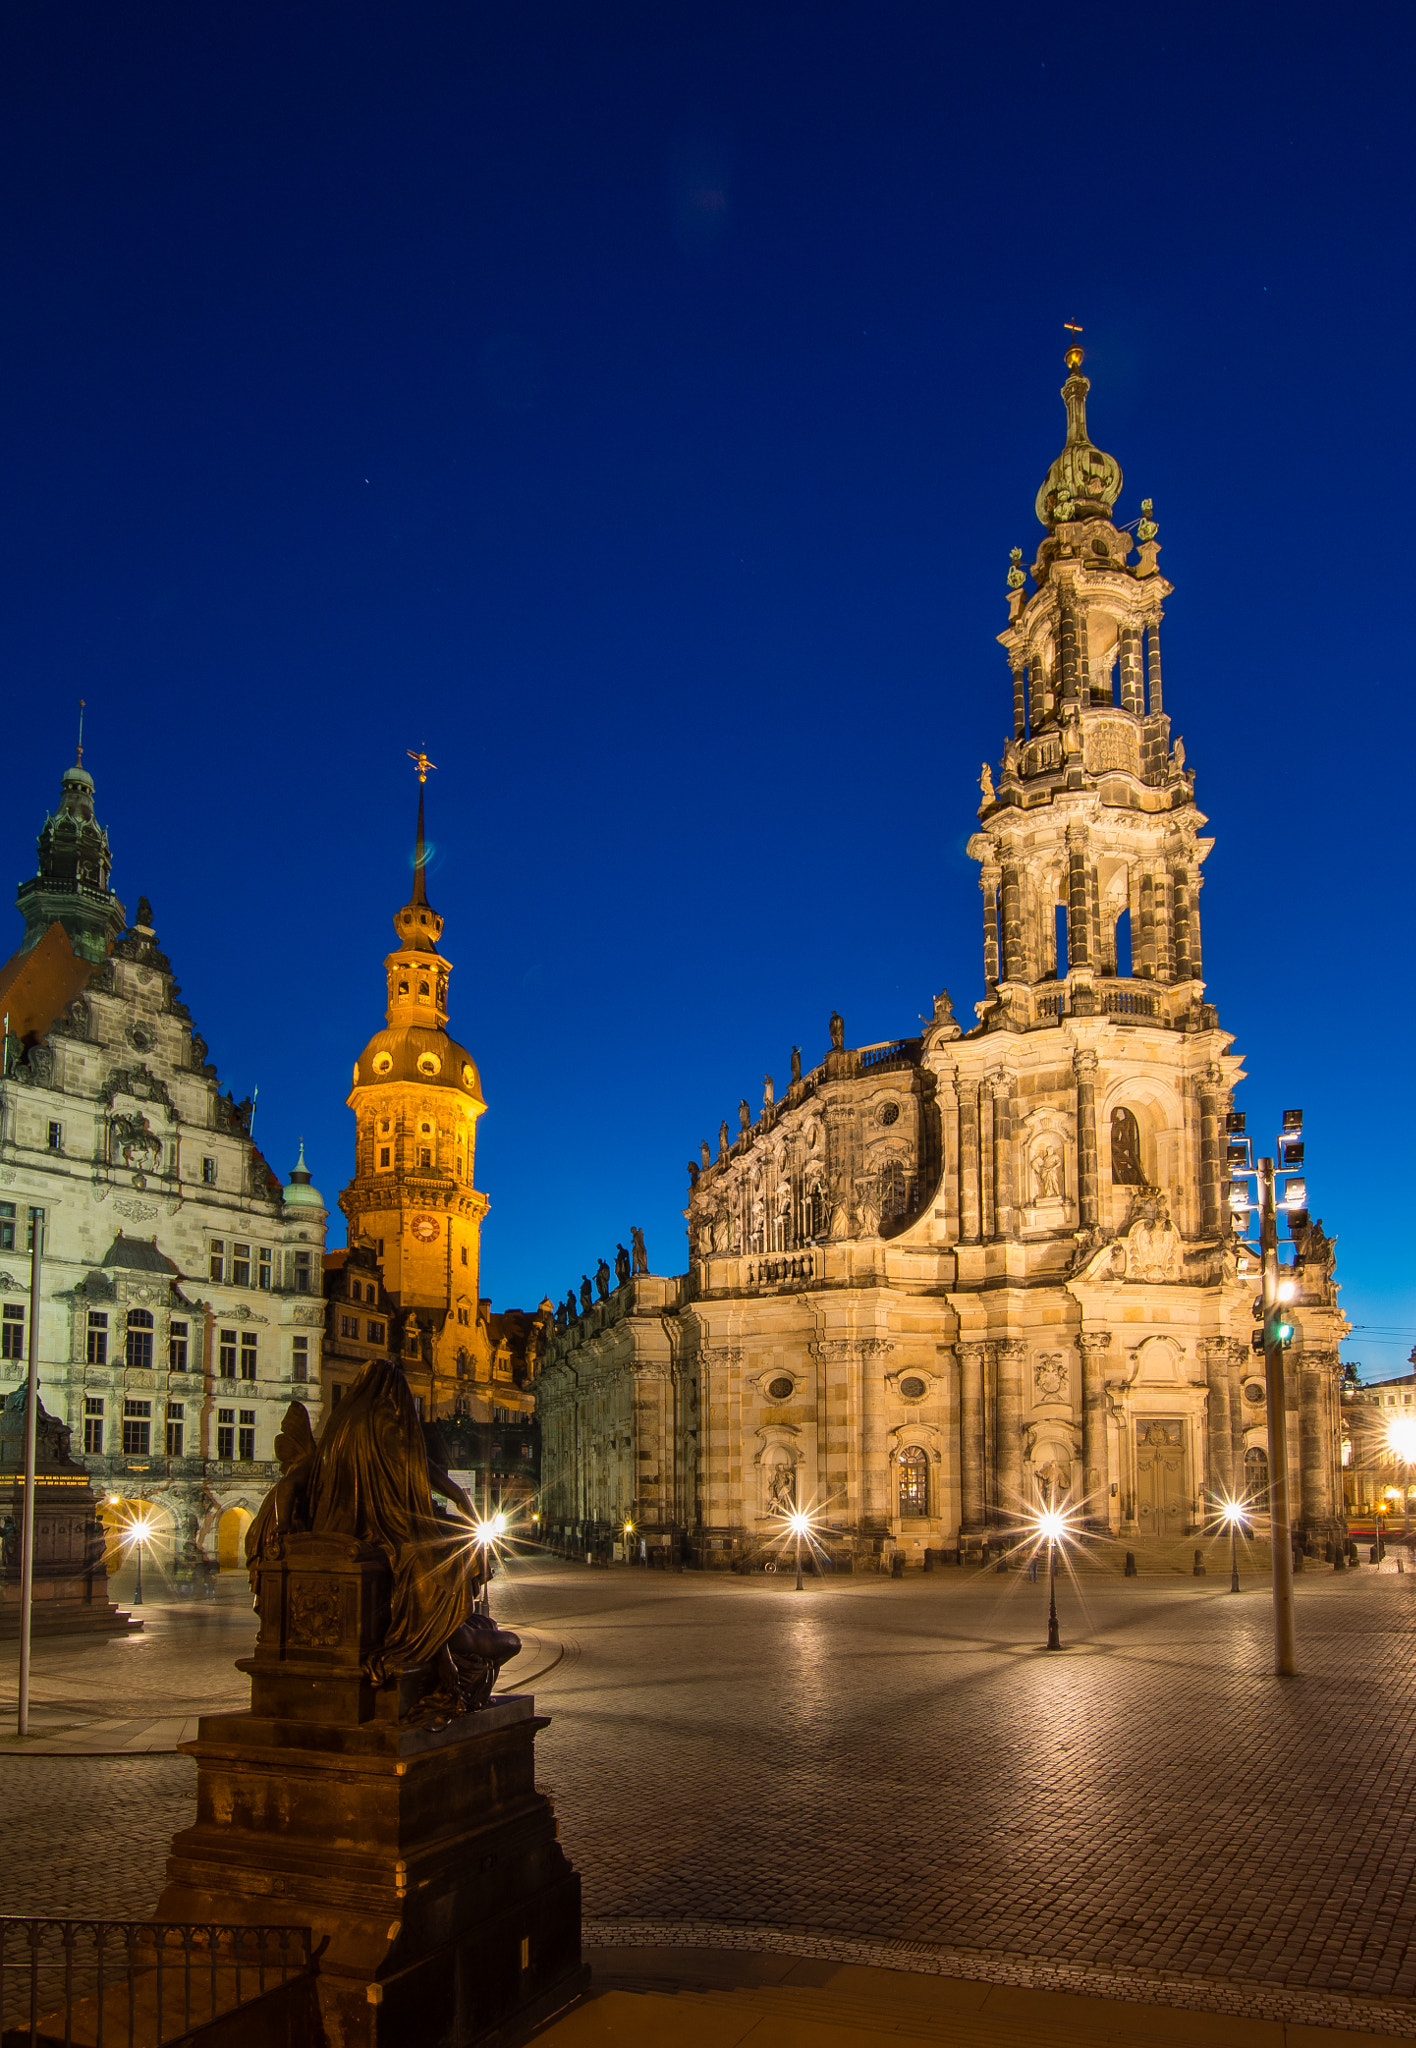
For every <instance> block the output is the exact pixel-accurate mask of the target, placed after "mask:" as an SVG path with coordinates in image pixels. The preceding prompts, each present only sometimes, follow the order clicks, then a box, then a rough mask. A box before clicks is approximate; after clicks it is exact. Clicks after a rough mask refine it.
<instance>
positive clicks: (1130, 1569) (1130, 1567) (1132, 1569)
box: [1125, 1550, 1139, 1579]
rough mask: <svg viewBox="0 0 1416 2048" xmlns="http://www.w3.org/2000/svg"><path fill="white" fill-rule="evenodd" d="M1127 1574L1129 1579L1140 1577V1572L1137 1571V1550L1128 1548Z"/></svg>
mask: <svg viewBox="0 0 1416 2048" xmlns="http://www.w3.org/2000/svg"><path fill="white" fill-rule="evenodd" d="M1125 1576H1126V1577H1127V1578H1128V1579H1134V1578H1136V1577H1138V1576H1139V1574H1138V1573H1137V1571H1136V1553H1135V1551H1134V1550H1128V1551H1127V1552H1126V1572H1125Z"/></svg>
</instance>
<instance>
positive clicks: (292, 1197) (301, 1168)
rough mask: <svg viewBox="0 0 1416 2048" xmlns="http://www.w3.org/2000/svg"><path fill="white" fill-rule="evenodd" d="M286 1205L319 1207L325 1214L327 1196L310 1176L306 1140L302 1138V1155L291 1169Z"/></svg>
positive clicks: (312, 1208) (295, 1207) (287, 1207)
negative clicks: (306, 1161)
mask: <svg viewBox="0 0 1416 2048" xmlns="http://www.w3.org/2000/svg"><path fill="white" fill-rule="evenodd" d="M284 1207H285V1209H286V1210H287V1211H289V1210H291V1209H309V1210H315V1209H318V1210H319V1211H320V1213H321V1215H323V1214H324V1207H325V1198H324V1196H323V1195H322V1194H321V1193H320V1191H319V1189H318V1188H317V1187H316V1186H315V1184H314V1182H313V1181H312V1180H311V1178H310V1169H309V1168H308V1167H307V1166H306V1164H305V1140H304V1139H303V1138H302V1139H301V1140H300V1157H299V1158H298V1159H297V1160H296V1162H295V1164H294V1166H293V1167H292V1168H291V1169H290V1184H289V1186H288V1187H287V1188H286V1189H285V1193H284Z"/></svg>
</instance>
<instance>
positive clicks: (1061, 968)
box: [1052, 903, 1067, 981]
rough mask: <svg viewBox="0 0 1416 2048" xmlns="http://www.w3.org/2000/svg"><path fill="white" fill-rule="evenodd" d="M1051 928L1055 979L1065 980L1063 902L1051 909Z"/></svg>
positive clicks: (1065, 932) (1065, 941)
mask: <svg viewBox="0 0 1416 2048" xmlns="http://www.w3.org/2000/svg"><path fill="white" fill-rule="evenodd" d="M1052 930H1053V947H1054V949H1055V960H1056V975H1057V979H1058V980H1059V981H1065V980H1066V978H1067V906H1066V904H1065V903H1059V904H1058V905H1057V906H1056V908H1055V909H1054V910H1053V913H1052Z"/></svg>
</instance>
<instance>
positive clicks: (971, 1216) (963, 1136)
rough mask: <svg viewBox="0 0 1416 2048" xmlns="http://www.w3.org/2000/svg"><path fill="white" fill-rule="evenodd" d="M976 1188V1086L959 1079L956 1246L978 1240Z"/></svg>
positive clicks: (977, 1194) (976, 1242) (975, 1242)
mask: <svg viewBox="0 0 1416 2048" xmlns="http://www.w3.org/2000/svg"><path fill="white" fill-rule="evenodd" d="M979 1210H980V1203H979V1184H978V1083H977V1081H968V1080H965V1079H964V1078H963V1077H962V1075H961V1076H960V1079H959V1242H960V1244H978V1243H979V1242H980V1240H981V1238H982V1218H981V1216H980V1213H979Z"/></svg>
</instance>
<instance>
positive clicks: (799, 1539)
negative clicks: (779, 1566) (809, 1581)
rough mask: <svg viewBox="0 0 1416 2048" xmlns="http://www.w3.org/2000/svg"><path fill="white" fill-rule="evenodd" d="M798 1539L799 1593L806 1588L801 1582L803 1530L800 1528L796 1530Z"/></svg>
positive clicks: (797, 1585)
mask: <svg viewBox="0 0 1416 2048" xmlns="http://www.w3.org/2000/svg"><path fill="white" fill-rule="evenodd" d="M796 1539H797V1582H796V1590H797V1591H798V1593H800V1592H802V1591H803V1590H804V1588H803V1586H802V1583H801V1530H800V1529H798V1530H797V1532H796Z"/></svg>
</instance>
